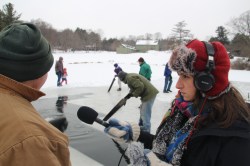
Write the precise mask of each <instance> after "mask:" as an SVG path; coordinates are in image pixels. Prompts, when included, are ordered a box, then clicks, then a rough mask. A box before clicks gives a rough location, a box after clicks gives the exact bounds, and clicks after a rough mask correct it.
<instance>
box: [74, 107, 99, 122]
mask: <svg viewBox="0 0 250 166" xmlns="http://www.w3.org/2000/svg"><path fill="white" fill-rule="evenodd" d="M77 116H78V118H79V119H80V120H81V121H83V122H85V123H87V124H93V123H94V121H95V120H96V118H97V116H98V113H97V112H96V111H95V110H93V109H92V108H90V107H86V106H82V107H80V108H79V109H78V112H77Z"/></svg>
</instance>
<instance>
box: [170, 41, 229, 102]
mask: <svg viewBox="0 0 250 166" xmlns="http://www.w3.org/2000/svg"><path fill="white" fill-rule="evenodd" d="M211 44H212V45H213V47H214V50H215V54H214V63H215V69H214V70H212V71H211V74H212V75H213V76H214V79H215V83H214V85H213V87H212V89H210V90H209V91H207V92H206V95H207V96H208V97H209V98H210V99H212V98H216V97H218V96H220V95H221V94H223V93H225V92H227V91H228V88H230V86H229V81H228V74H229V70H230V59H229V56H228V54H227V51H226V49H225V47H224V46H223V45H222V44H221V43H220V42H211ZM207 60H208V55H207V52H206V47H205V45H204V43H203V42H202V41H199V40H192V41H191V42H189V43H188V44H186V45H185V46H184V45H182V46H179V47H178V48H176V49H175V50H174V51H173V53H172V55H171V57H170V59H169V62H168V63H169V66H170V68H171V69H172V70H173V71H176V72H178V73H179V74H187V75H193V76H194V75H195V73H197V72H202V71H204V70H205V69H206V64H207Z"/></svg>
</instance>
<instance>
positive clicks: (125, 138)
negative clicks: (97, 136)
mask: <svg viewBox="0 0 250 166" xmlns="http://www.w3.org/2000/svg"><path fill="white" fill-rule="evenodd" d="M104 132H105V133H107V134H108V135H109V136H110V137H111V138H112V139H114V140H115V141H117V142H119V143H125V142H130V141H137V140H138V138H139V135H140V127H139V126H138V125H137V124H136V123H128V122H124V121H119V120H117V119H110V120H109V127H107V128H105V129H104Z"/></svg>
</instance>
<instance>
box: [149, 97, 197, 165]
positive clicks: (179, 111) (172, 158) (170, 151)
mask: <svg viewBox="0 0 250 166" xmlns="http://www.w3.org/2000/svg"><path fill="white" fill-rule="evenodd" d="M167 115H168V116H165V117H164V119H163V122H162V123H161V125H160V127H159V129H158V130H157V133H156V134H157V136H156V138H155V140H154V142H153V149H152V150H153V152H154V153H155V154H156V155H157V156H158V157H159V158H160V159H161V160H164V161H166V162H167V163H171V164H173V165H174V166H179V165H180V160H181V157H182V155H183V151H184V149H185V142H186V140H187V138H188V136H189V134H190V132H191V131H192V130H193V128H194V121H195V119H196V117H197V116H196V115H197V110H196V109H194V108H193V103H192V102H187V101H185V100H184V99H183V97H182V96H179V97H178V98H176V99H175V101H174V105H173V107H172V110H171V113H170V114H169V113H167Z"/></svg>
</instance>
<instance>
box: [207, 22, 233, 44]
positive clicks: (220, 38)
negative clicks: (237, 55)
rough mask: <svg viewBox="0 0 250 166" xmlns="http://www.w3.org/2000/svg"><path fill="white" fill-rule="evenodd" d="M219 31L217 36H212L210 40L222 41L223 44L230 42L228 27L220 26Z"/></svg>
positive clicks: (217, 30)
mask: <svg viewBox="0 0 250 166" xmlns="http://www.w3.org/2000/svg"><path fill="white" fill-rule="evenodd" d="M215 32H216V33H217V36H216V37H212V38H211V39H210V40H209V41H210V42H212V41H219V42H221V43H222V44H224V45H225V44H229V40H228V37H227V35H228V32H227V30H226V28H224V27H223V26H219V27H218V28H217V29H216V31H215Z"/></svg>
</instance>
